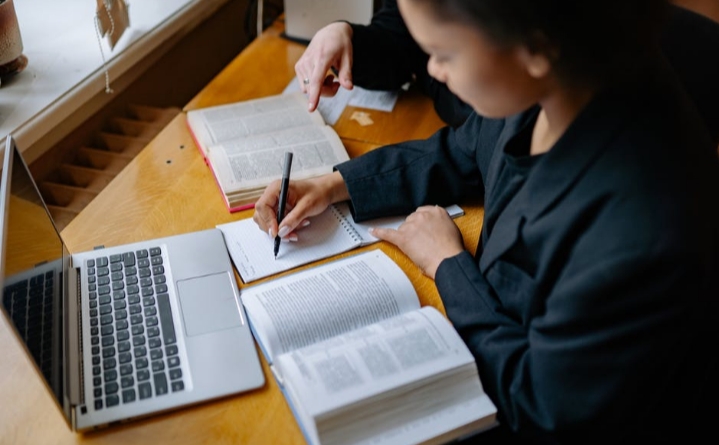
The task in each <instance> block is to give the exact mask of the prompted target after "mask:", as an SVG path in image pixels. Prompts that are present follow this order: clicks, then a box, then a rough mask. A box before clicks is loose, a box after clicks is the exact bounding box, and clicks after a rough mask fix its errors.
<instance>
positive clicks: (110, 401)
mask: <svg viewBox="0 0 719 445" xmlns="http://www.w3.org/2000/svg"><path fill="white" fill-rule="evenodd" d="M105 404H106V405H107V407H108V408H109V407H111V406H117V405H119V404H120V398H119V397H118V396H117V394H113V395H110V396H107V398H106V399H105Z"/></svg>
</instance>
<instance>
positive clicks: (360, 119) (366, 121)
mask: <svg viewBox="0 0 719 445" xmlns="http://www.w3.org/2000/svg"><path fill="white" fill-rule="evenodd" d="M350 120H351V121H357V123H358V124H360V125H362V126H363V127H366V126H367V125H372V124H374V121H373V120H372V118H371V117H370V115H369V113H365V112H364V111H355V112H354V113H352V116H350Z"/></svg>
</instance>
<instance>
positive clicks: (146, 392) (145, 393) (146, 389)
mask: <svg viewBox="0 0 719 445" xmlns="http://www.w3.org/2000/svg"><path fill="white" fill-rule="evenodd" d="M149 377H150V376H148V378H149ZM137 389H138V390H139V391H140V400H142V399H147V398H150V397H152V386H150V384H149V383H140V385H139V386H138V387H137Z"/></svg>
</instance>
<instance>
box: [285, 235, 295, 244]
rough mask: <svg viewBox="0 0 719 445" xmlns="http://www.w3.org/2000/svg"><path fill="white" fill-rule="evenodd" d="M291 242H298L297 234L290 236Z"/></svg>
mask: <svg viewBox="0 0 719 445" xmlns="http://www.w3.org/2000/svg"><path fill="white" fill-rule="evenodd" d="M287 239H289V240H290V242H293V243H296V242H297V235H291V236H290V237H289V238H287Z"/></svg>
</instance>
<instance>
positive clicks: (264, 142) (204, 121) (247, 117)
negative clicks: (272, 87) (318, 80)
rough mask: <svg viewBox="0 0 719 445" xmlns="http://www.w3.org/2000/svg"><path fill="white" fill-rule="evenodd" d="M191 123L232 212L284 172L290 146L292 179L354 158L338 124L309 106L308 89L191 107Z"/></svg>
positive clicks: (249, 204) (326, 170) (245, 205)
mask: <svg viewBox="0 0 719 445" xmlns="http://www.w3.org/2000/svg"><path fill="white" fill-rule="evenodd" d="M187 125H188V127H189V129H190V132H191V133H192V136H193V138H194V139H195V143H196V145H197V147H198V149H199V150H200V152H201V153H202V155H203V156H204V158H205V162H206V163H207V165H208V166H209V167H210V169H211V170H212V172H213V174H214V176H215V179H216V181H217V185H218V186H219V188H220V191H221V192H222V196H223V198H224V200H225V203H226V205H227V208H228V209H229V210H230V211H231V212H233V211H237V210H242V209H245V208H249V207H252V205H253V204H254V202H255V201H256V200H257V199H258V198H259V197H260V195H261V194H262V191H263V190H264V189H265V187H267V185H268V184H269V183H270V182H272V181H273V180H275V179H279V178H280V177H281V176H282V160H283V158H284V153H285V152H286V151H291V152H293V153H294V162H293V164H292V179H304V178H309V177H313V176H319V175H322V174H325V173H330V172H332V167H333V166H334V165H336V164H339V163H340V162H344V161H346V160H348V159H349V156H348V154H347V150H345V147H344V145H342V141H341V140H340V138H339V136H338V135H337V133H336V132H335V131H334V130H333V129H332V127H330V126H329V125H326V124H325V122H324V120H323V119H322V116H320V114H319V113H317V112H313V113H310V112H308V111H307V99H306V98H305V96H304V95H303V94H302V93H295V94H288V95H277V96H269V97H264V98H261V99H254V100H248V101H242V102H236V103H232V104H227V105H218V106H214V107H207V108H200V109H197V110H190V111H188V112H187Z"/></svg>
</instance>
